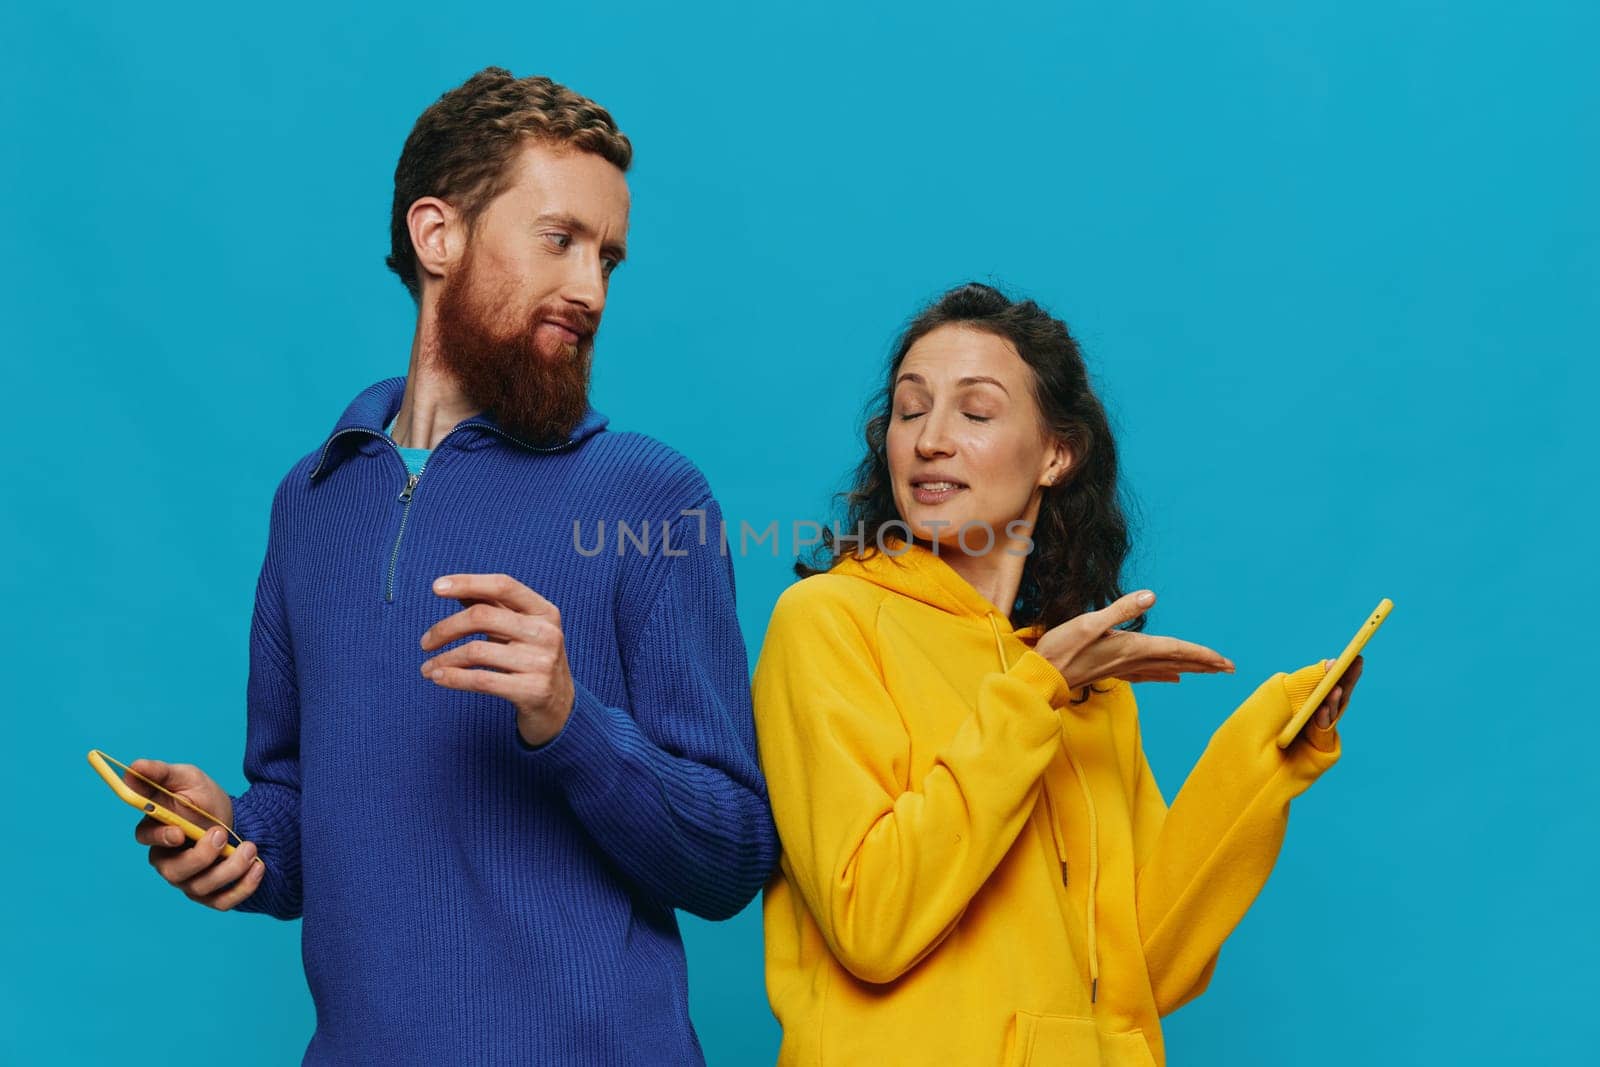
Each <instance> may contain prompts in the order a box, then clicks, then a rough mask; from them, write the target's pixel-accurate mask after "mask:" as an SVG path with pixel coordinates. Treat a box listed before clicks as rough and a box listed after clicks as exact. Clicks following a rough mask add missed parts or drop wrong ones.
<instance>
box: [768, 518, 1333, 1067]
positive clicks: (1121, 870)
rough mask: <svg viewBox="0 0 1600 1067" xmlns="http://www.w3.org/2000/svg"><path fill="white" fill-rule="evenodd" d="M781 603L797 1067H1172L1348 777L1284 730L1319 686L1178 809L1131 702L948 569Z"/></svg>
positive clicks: (1324, 735) (775, 930) (1252, 711)
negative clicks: (1187, 1017) (1216, 976)
mask: <svg viewBox="0 0 1600 1067" xmlns="http://www.w3.org/2000/svg"><path fill="white" fill-rule="evenodd" d="M891 548H893V549H894V550H895V551H900V550H902V549H903V550H904V554H903V555H900V556H899V557H898V558H896V557H891V556H889V555H887V554H884V553H878V554H876V555H873V556H871V557H869V558H868V559H866V560H857V559H846V560H844V561H842V562H840V563H839V564H838V565H837V566H835V567H834V568H833V569H832V570H831V571H830V572H829V573H827V574H822V575H817V576H814V577H811V578H807V579H805V580H804V581H801V582H798V583H796V584H795V585H793V586H791V587H790V588H789V589H788V590H786V591H785V592H784V594H783V596H781V597H780V598H779V600H778V604H777V607H776V608H775V609H774V612H773V616H772V621H771V623H770V625H769V627H768V629H767V636H766V642H765V645H764V647H763V648H762V650H761V658H760V661H759V662H758V663H757V666H756V671H755V679H754V683H753V685H754V703H755V715H756V733H757V738H758V743H759V747H760V754H761V763H762V766H763V769H764V770H765V772H766V777H767V787H768V790H769V791H770V794H771V800H772V810H773V815H774V817H775V819H776V821H777V826H778V834H779V836H780V838H781V839H782V842H783V860H782V865H781V869H780V871H779V872H778V873H777V874H776V875H774V877H773V879H772V881H771V882H770V883H769V884H768V886H767V889H766V894H765V900H764V923H765V929H766V958H767V995H768V998H769V999H770V1001H771V1004H772V1010H773V1012H774V1014H776V1015H777V1017H778V1021H779V1022H780V1023H781V1024H782V1026H783V1045H782V1049H781V1051H780V1053H779V1063H780V1064H806V1065H813V1064H815V1065H829V1067H831V1065H857V1064H860V1065H870V1067H880V1065H886V1064H917V1065H922V1064H934V1063H938V1064H961V1065H967V1064H1025V1063H1034V1064H1064V1065H1069V1067H1077V1065H1092V1064H1107V1065H1113V1064H1114V1065H1123V1064H1142V1065H1151V1064H1163V1063H1165V1062H1166V1053H1165V1049H1164V1047H1163V1044H1162V1040H1161V1022H1160V1019H1161V1016H1162V1015H1165V1014H1167V1013H1168V1012H1171V1011H1173V1010H1175V1009H1176V1008H1178V1007H1179V1006H1180V1005H1182V1004H1184V1003H1186V1002H1187V1001H1189V1000H1191V999H1193V998H1194V997H1196V996H1198V995H1199V994H1200V993H1201V992H1202V991H1203V990H1204V989H1205V987H1206V984H1207V982H1208V981H1209V980H1210V978H1211V973H1212V969H1213V968H1214V967H1215V965H1216V961H1217V953H1218V950H1219V949H1220V947H1221V945H1222V942H1223V940H1224V939H1225V938H1226V937H1227V936H1228V934H1229V933H1230V932H1231V931H1232V930H1233V928H1234V927H1235V925H1237V924H1238V922H1239V920H1240V918H1241V917H1242V916H1243V915H1244V912H1245V910H1246V909H1247V908H1248V907H1249V906H1250V903H1251V901H1252V900H1254V899H1255V896H1256V894H1257V893H1258V892H1259V891H1260V889H1261V886H1262V884H1263V883H1264V882H1265V881H1266V878H1267V874H1268V873H1269V872H1270V871H1271V869H1272V864H1273V862H1274V861H1275V860H1276V858H1277V854H1278V848H1279V846H1280V844H1281V843H1282V841H1283V834H1284V830H1285V827H1286V825H1287V819H1288V808H1289V801H1290V799H1291V798H1293V797H1295V796H1297V795H1299V794H1300V793H1302V792H1304V791H1305V789H1306V788H1307V787H1309V786H1310V784H1311V783H1312V782H1313V781H1314V780H1315V779H1316V778H1317V776H1318V775H1320V774H1321V773H1322V772H1323V771H1324V770H1326V769H1327V768H1328V767H1329V766H1331V765H1332V764H1333V762H1334V761H1335V760H1337V759H1338V758H1339V739H1338V734H1337V731H1336V730H1335V729H1332V728H1330V729H1327V730H1321V729H1318V727H1317V726H1316V724H1315V722H1313V723H1312V724H1311V725H1310V726H1308V727H1307V732H1306V733H1305V734H1303V735H1302V736H1301V737H1300V738H1299V739H1297V740H1296V741H1295V742H1294V743H1293V744H1292V745H1291V746H1290V747H1289V748H1288V750H1286V751H1280V750H1279V749H1278V747H1277V745H1276V744H1275V743H1274V738H1275V736H1276V735H1277V733H1278V730H1279V728H1280V727H1281V726H1282V725H1283V723H1284V722H1286V721H1287V720H1288V719H1289V717H1290V716H1291V715H1292V713H1293V709H1294V708H1295V707H1297V706H1298V705H1299V703H1300V702H1301V701H1302V700H1303V699H1304V698H1305V697H1306V696H1308V695H1309V694H1310V692H1311V690H1312V689H1313V688H1314V687H1315V686H1316V683H1317V681H1318V680H1319V679H1320V678H1321V677H1322V674H1323V667H1322V665H1321V662H1320V661H1319V662H1318V663H1317V664H1315V665H1313V666H1310V667H1306V668H1303V669H1302V670H1299V671H1297V672H1295V673H1294V674H1287V675H1286V674H1276V675H1273V676H1272V677H1271V678H1269V679H1267V680H1266V682H1264V683H1263V684H1262V685H1261V687H1260V688H1259V689H1257V690H1256V691H1255V693H1254V694H1252V695H1251V696H1250V698H1249V699H1248V700H1246V701H1245V702H1244V704H1242V705H1241V706H1240V707H1239V709H1238V710H1237V711H1235V712H1234V713H1233V714H1232V715H1231V716H1230V717H1229V718H1228V720H1227V721H1226V722H1224V723H1223V724H1222V726H1221V727H1220V728H1219V729H1218V730H1217V732H1216V734H1215V735H1214V736H1213V737H1212V739H1211V743H1210V745H1209V747H1207V749H1206V751H1205V754H1204V755H1203V756H1202V757H1201V758H1200V761H1199V763H1198V764H1197V765H1196V766H1195V768H1194V771H1193V773H1191V774H1190V776H1189V779H1188V781H1186V782H1185V783H1184V786H1183V788H1182V789H1181V790H1180V791H1179V793H1178V795H1177V797H1176V798H1175V799H1174V801H1173V804H1172V808H1171V810H1170V811H1169V810H1168V808H1167V805H1166V803H1165V802H1164V801H1163V799H1162V796H1161V792H1160V790H1159V789H1158V788H1157V786H1156V782H1155V779H1154V778H1153V777H1152V775H1151V773H1150V767H1149V764H1148V763H1147V762H1146V761H1145V758H1144V753H1143V751H1142V749H1141V748H1140V744H1139V717H1138V711H1137V709H1136V708H1135V706H1134V699H1133V691H1132V689H1131V687H1130V686H1129V685H1128V684H1127V683H1126V682H1122V681H1116V680H1107V681H1105V682H1102V683H1100V684H1099V686H1098V688H1099V689H1102V690H1109V691H1107V692H1095V693H1092V694H1091V696H1090V698H1089V699H1088V700H1087V701H1085V702H1083V703H1079V704H1074V703H1073V702H1072V701H1073V699H1074V698H1075V697H1077V696H1081V695H1082V694H1081V690H1080V691H1077V692H1074V691H1072V690H1069V689H1068V688H1067V685H1066V683H1065V682H1064V681H1063V680H1062V678H1061V675H1060V674H1059V673H1058V672H1057V671H1056V669H1055V668H1054V667H1053V666H1052V665H1051V664H1050V663H1049V661H1047V660H1045V659H1044V658H1043V657H1042V656H1040V655H1039V654H1038V653H1036V652H1034V651H1032V647H1031V646H1032V644H1033V642H1034V641H1035V640H1036V639H1037V637H1038V635H1039V630H1038V628H1036V627H1035V628H1029V629H1025V630H1013V629H1012V627H1011V625H1010V623H1009V622H1008V621H1007V619H1006V618H1005V616H1004V615H1002V614H1001V613H1000V612H998V611H996V610H995V608H994V607H993V606H992V605H990V604H989V602H988V601H987V600H985V599H984V598H983V596H982V595H981V594H980V593H978V591H977V590H976V589H974V588H973V587H972V586H970V585H969V584H967V582H966V581H965V580H964V579H962V578H961V576H960V575H958V574H957V573H956V572H955V571H953V570H952V569H950V567H949V566H948V565H947V564H946V563H945V562H944V561H943V560H942V559H939V558H938V557H937V556H935V555H934V554H933V553H932V552H931V551H929V550H928V549H925V548H923V547H921V546H917V545H913V546H909V547H907V546H905V545H904V544H899V545H898V546H895V545H891Z"/></svg>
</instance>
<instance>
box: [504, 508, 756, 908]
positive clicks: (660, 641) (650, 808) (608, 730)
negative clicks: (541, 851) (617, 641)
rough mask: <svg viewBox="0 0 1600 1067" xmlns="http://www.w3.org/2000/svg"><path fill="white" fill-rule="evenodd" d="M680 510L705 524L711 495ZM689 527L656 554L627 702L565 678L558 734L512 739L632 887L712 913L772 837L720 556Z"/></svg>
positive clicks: (630, 661)
mask: <svg viewBox="0 0 1600 1067" xmlns="http://www.w3.org/2000/svg"><path fill="white" fill-rule="evenodd" d="M691 510H703V511H704V512H705V517H706V521H707V522H709V523H710V524H711V526H712V527H713V528H719V526H720V523H721V521H722V513H721V511H720V509H719V508H718V507H717V504H716V502H715V501H714V500H711V499H709V498H708V499H706V500H703V501H702V502H701V503H700V504H698V505H697V508H696V509H691ZM693 526H694V524H692V523H688V522H684V523H682V524H680V525H678V526H677V527H675V529H674V532H672V533H671V534H669V535H668V537H667V541H666V542H665V543H666V544H668V545H670V546H672V551H671V553H670V554H663V553H658V554H657V555H658V556H660V557H661V560H662V562H663V566H664V570H665V575H664V578H663V580H662V582H661V583H660V586H659V587H658V589H657V591H656V592H655V593H654V595H653V597H652V599H651V600H650V602H649V603H648V604H646V605H644V606H643V607H642V608H641V609H638V610H640V611H641V612H642V616H643V625H642V626H641V627H639V628H638V635H639V636H638V637H637V638H636V639H635V641H634V642H633V643H631V644H630V645H629V646H628V647H626V648H625V649H624V651H623V657H622V658H623V671H624V673H625V674H626V676H627V685H628V707H626V708H620V707H611V706H609V705H607V704H606V703H604V702H602V701H601V700H600V699H599V698H598V697H596V696H595V694H594V693H593V692H592V691H591V690H589V689H588V688H587V687H586V686H584V685H583V683H582V682H581V681H579V680H578V679H576V678H574V679H573V688H574V699H573V706H572V714H571V715H570V716H569V717H568V718H567V722H566V725H565V726H563V727H562V729H561V732H560V733H558V734H557V735H556V736H555V737H554V738H552V739H551V740H550V741H548V742H546V743H545V744H543V745H540V746H539V747H537V748H530V747H529V746H527V745H526V744H523V743H522V741H521V738H520V736H519V737H518V739H517V743H518V745H519V747H520V748H521V749H522V750H523V755H524V758H525V760H526V761H527V763H528V765H529V766H530V768H532V769H533V770H534V771H535V773H536V774H538V775H540V776H541V777H542V778H543V780H544V781H545V782H546V783H548V784H549V785H551V786H552V787H554V788H556V789H558V790H559V791H560V792H561V793H562V794H563V795H564V796H565V797H566V800H567V803H569V804H570V805H571V806H572V811H573V814H574V815H576V816H577V818H578V820H579V821H580V822H581V823H582V824H583V826H584V828H585V829H586V830H587V831H588V833H589V835H590V837H591V838H592V839H593V840H594V841H595V843H596V844H597V845H598V846H599V847H600V848H601V850H602V851H604V852H605V854H606V855H607V856H608V857H609V858H610V859H611V861H612V862H613V863H615V864H616V866H617V868H618V869H619V870H621V871H622V872H624V873H625V874H626V875H628V876H629V877H630V878H631V879H632V880H633V882H634V884H636V885H637V886H639V887H640V888H641V889H642V890H643V891H644V892H646V893H648V894H649V895H650V896H651V898H652V899H654V900H655V901H657V902H658V903H660V904H662V905H664V906H666V907H670V908H682V909H684V910H686V911H690V912H692V913H694V914H696V915H699V916H700V917H702V918H706V919H725V918H728V917H730V916H732V915H734V914H736V913H738V912H739V910H740V909H742V908H743V907H744V906H745V905H746V904H748V903H749V902H750V901H751V899H752V898H754V897H755V895H756V893H757V892H759V891H760V889H761V886H762V885H763V884H764V883H765V882H766V880H767V878H768V876H770V875H771V873H772V870H773V868H774V866H775V865H776V863H777V856H778V840H777V833H776V831H775V830H774V829H773V826H772V816H771V814H770V812H769V811H768V808H767V797H766V787H765V784H764V783H763V782H762V780H761V770H760V766H759V764H758V763H757V762H756V751H755V736H754V734H755V726H754V722H753V720H752V717H751V712H750V680H749V679H750V676H749V660H748V658H747V657H746V655H745V644H744V638H743V636H742V635H741V634H740V632H739V619H738V616H737V614H736V613H735V611H734V588H733V561H732V560H731V559H730V558H729V557H728V556H726V555H723V554H722V552H721V549H720V547H719V545H718V543H717V541H715V540H711V541H710V542H709V543H701V542H699V541H698V540H697V539H696V537H695V536H694V534H693V533H691V532H689V531H690V530H692V529H693ZM702 529H703V527H702ZM680 553H681V555H680ZM655 558H656V557H652V559H655ZM619 610H625V609H619Z"/></svg>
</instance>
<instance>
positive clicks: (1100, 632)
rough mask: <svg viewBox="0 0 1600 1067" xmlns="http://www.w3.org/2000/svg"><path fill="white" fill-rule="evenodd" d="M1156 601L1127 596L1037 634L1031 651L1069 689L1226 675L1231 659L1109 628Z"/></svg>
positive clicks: (1150, 595) (1202, 648) (1139, 595)
mask: <svg viewBox="0 0 1600 1067" xmlns="http://www.w3.org/2000/svg"><path fill="white" fill-rule="evenodd" d="M1155 602H1156V595H1155V594H1154V593H1152V592H1150V591H1149V590H1144V591H1142V592H1138V593H1129V594H1128V595H1127V596H1125V597H1122V598H1121V599H1120V600H1117V601H1116V602H1115V603H1113V604H1110V605H1108V606H1106V607H1104V608H1101V609H1100V610H1099V611H1087V612H1084V613H1083V614H1082V615H1079V616H1077V617H1076V618H1073V619H1068V620H1067V621H1066V622H1064V623H1062V624H1061V625H1059V626H1056V627H1052V628H1051V629H1049V630H1046V631H1045V632H1044V633H1043V634H1041V635H1040V637H1039V640H1038V642H1036V643H1035V644H1034V646H1033V650H1034V651H1035V652H1037V653H1039V655H1041V656H1043V657H1044V658H1045V659H1047V660H1049V661H1050V662H1051V663H1052V664H1054V665H1055V668H1056V670H1058V671H1060V672H1061V677H1063V678H1065V679H1066V680H1067V685H1069V686H1071V687H1072V688H1073V689H1077V688H1079V687H1081V686H1085V685H1089V684H1090V683H1092V682H1096V681H1099V680H1100V679H1102V678H1121V679H1124V680H1125V681H1129V682H1176V681H1178V679H1179V678H1180V677H1182V676H1183V675H1184V674H1194V673H1198V674H1216V673H1217V672H1219V671H1226V672H1229V673H1232V671H1233V661H1232V660H1230V659H1228V658H1227V657H1226V656H1223V655H1219V654H1218V653H1216V652H1213V651H1212V650H1211V649H1209V648H1206V647H1205V646H1204V645H1197V644H1194V643H1193V642H1190V641H1180V640H1178V639H1177V638H1176V637H1156V636H1154V635H1151V634H1142V633H1136V632H1134V631H1132V630H1118V629H1114V627H1117V626H1120V625H1122V624H1123V623H1125V622H1131V621H1132V620H1134V619H1136V618H1138V617H1139V616H1140V615H1143V614H1144V613H1145V612H1146V611H1148V610H1149V609H1150V605H1152V604H1154V603H1155Z"/></svg>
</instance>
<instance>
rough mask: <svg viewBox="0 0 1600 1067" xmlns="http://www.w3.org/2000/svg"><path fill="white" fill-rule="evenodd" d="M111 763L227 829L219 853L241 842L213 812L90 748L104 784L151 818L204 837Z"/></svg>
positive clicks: (195, 838) (230, 852) (188, 834)
mask: <svg viewBox="0 0 1600 1067" xmlns="http://www.w3.org/2000/svg"><path fill="white" fill-rule="evenodd" d="M113 763H115V764H116V765H117V766H118V767H121V768H122V769H123V770H125V771H127V772H128V773H129V774H131V775H133V776H134V777H135V778H137V779H139V780H140V781H142V782H144V783H145V784H146V785H148V786H150V787H152V788H154V789H157V790H160V791H161V792H162V793H165V794H166V795H167V796H169V797H172V798H173V799H174V800H176V801H178V803H181V804H183V805H184V806H185V807H190V808H194V810H195V811H197V812H199V813H200V814H202V815H204V816H205V817H206V818H208V819H210V820H211V821H212V822H214V823H216V824H217V825H218V826H221V827H222V828H223V829H224V830H226V831H227V833H228V840H227V841H226V842H225V843H224V844H223V846H222V854H223V855H224V856H231V855H233V850H234V847H235V846H236V845H242V844H243V843H244V842H242V841H240V840H239V835H238V834H236V833H234V832H233V827H231V826H228V825H226V824H224V823H223V821H222V820H221V819H219V818H217V817H216V816H215V815H212V814H211V813H210V812H209V811H206V810H205V809H203V808H200V807H198V806H196V805H194V804H190V803H189V802H188V801H187V800H183V799H182V798H181V797H178V796H177V795H176V794H174V793H173V792H172V790H170V789H165V788H163V787H162V786H161V785H160V784H159V783H157V782H152V781H151V780H150V779H148V778H146V777H145V776H144V775H142V774H140V773H139V772H138V771H136V770H134V769H133V768H132V767H129V766H128V765H127V764H126V763H123V762H122V761H121V760H117V759H113V758H112V757H110V756H108V755H106V754H105V753H104V752H101V751H100V750H99V749H98V748H91V749H90V750H89V766H91V767H93V768H94V769H95V773H96V774H98V775H100V777H101V778H104V779H105V782H106V785H109V786H110V787H111V790H112V792H114V793H116V794H117V796H119V797H121V798H122V799H123V800H124V801H126V802H127V803H128V804H130V805H132V806H133V807H135V808H138V809H139V810H140V811H142V812H144V813H145V814H146V815H148V816H150V817H151V818H152V819H156V820H159V821H160V822H164V823H166V824H167V825H168V826H176V827H177V828H178V829H180V830H182V831H183V833H184V836H185V837H187V838H189V839H190V840H191V841H198V840H200V839H201V838H202V837H204V836H205V833H206V832H205V830H202V829H201V828H200V827H198V826H196V825H195V824H194V823H192V822H190V821H189V820H188V819H185V818H184V817H183V816H182V815H179V814H178V813H177V812H175V811H173V810H171V809H170V808H168V807H166V806H165V805H162V804H158V803H156V802H155V801H154V800H152V799H151V798H149V797H146V796H142V795H140V794H139V793H137V792H135V791H134V790H133V788H132V787H131V786H129V785H128V783H127V782H125V781H123V779H122V776H121V775H120V774H118V773H117V772H116V771H115V770H113V769H112V768H111V764H113Z"/></svg>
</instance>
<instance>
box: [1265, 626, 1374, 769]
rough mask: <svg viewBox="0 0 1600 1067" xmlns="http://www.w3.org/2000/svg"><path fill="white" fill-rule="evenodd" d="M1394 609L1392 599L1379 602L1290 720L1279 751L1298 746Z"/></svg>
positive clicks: (1279, 742) (1284, 731) (1281, 738)
mask: <svg viewBox="0 0 1600 1067" xmlns="http://www.w3.org/2000/svg"><path fill="white" fill-rule="evenodd" d="M1393 609H1394V601H1392V600H1390V599H1389V598H1388V597H1384V598H1383V599H1382V600H1380V601H1378V606H1377V607H1376V608H1373V609H1372V614H1371V615H1368V616H1367V619H1366V621H1365V622H1363V623H1362V624H1361V629H1359V630H1357V631H1356V635H1355V636H1354V637H1352V638H1351V639H1350V643H1349V644H1348V645H1346V646H1344V651H1343V652H1341V653H1340V654H1339V658H1338V659H1337V660H1335V661H1334V664H1333V666H1332V667H1329V668H1328V673H1327V674H1325V675H1323V678H1322V681H1320V682H1318V683H1317V687H1316V688H1315V689H1313V690H1312V691H1311V695H1310V696H1308V697H1306V702H1305V703H1304V704H1302V705H1300V709H1299V710H1298V711H1296V712H1295V713H1294V718H1292V719H1290V720H1289V722H1288V724H1287V725H1286V726H1284V728H1283V730H1282V731H1281V732H1280V733H1279V734H1278V747H1279V748H1288V747H1289V746H1290V745H1291V744H1293V743H1294V739H1295V738H1296V737H1299V736H1300V731H1301V729H1303V728H1304V727H1305V724H1306V722H1307V721H1309V720H1310V718H1311V716H1312V715H1314V714H1316V711H1317V708H1318V706H1319V705H1321V703H1322V702H1323V701H1324V700H1326V699H1327V697H1328V694H1329V693H1331V692H1333V687H1334V686H1335V685H1337V684H1338V683H1339V679H1340V678H1341V677H1342V676H1343V675H1344V672H1345V670H1346V669H1348V668H1349V666H1350V664H1351V663H1353V662H1355V658H1356V657H1357V656H1359V655H1360V654H1361V649H1362V648H1363V647H1365V645H1366V643H1367V640H1368V639H1369V638H1371V637H1372V635H1373V634H1375V633H1377V632H1378V627H1380V626H1382V625H1383V620H1384V619H1387V618H1388V617H1389V612H1390V611H1392V610H1393Z"/></svg>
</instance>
